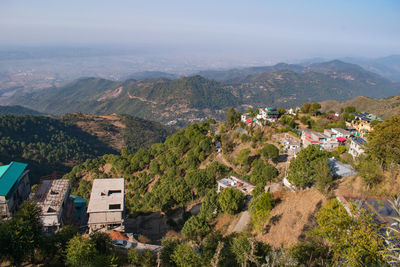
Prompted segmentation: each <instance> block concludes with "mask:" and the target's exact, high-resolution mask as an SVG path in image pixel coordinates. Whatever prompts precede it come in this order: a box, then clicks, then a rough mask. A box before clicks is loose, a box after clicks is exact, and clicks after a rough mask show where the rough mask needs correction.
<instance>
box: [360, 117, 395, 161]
mask: <svg viewBox="0 0 400 267" xmlns="http://www.w3.org/2000/svg"><path fill="white" fill-rule="evenodd" d="M368 153H369V154H370V155H371V156H372V157H373V158H374V159H377V160H378V161H379V163H380V164H381V165H383V166H384V167H389V166H390V164H392V163H393V164H399V163H400V116H393V117H391V118H390V119H387V120H385V121H383V122H382V123H379V124H378V125H376V126H375V127H374V130H373V131H372V132H371V133H369V134H368Z"/></svg>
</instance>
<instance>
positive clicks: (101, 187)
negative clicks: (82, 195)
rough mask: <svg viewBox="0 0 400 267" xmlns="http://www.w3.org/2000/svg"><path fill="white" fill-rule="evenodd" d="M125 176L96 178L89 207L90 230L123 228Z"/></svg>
mask: <svg viewBox="0 0 400 267" xmlns="http://www.w3.org/2000/svg"><path fill="white" fill-rule="evenodd" d="M124 211H125V209H124V178H114V179H95V180H94V181H93V187H92V193H91V194H90V201H89V207H88V210H87V212H88V214H89V221H88V226H89V231H90V232H93V231H96V230H99V229H106V230H111V229H115V228H121V230H122V228H123V224H124V215H125V213H124Z"/></svg>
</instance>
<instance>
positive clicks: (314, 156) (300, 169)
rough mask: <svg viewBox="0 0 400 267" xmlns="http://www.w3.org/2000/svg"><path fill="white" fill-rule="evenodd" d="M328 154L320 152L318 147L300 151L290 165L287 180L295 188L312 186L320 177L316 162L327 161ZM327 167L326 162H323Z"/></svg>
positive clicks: (313, 146) (314, 146) (311, 146)
mask: <svg viewBox="0 0 400 267" xmlns="http://www.w3.org/2000/svg"><path fill="white" fill-rule="evenodd" d="M328 156H329V153H328V152H326V151H324V150H321V149H320V147H319V146H316V145H310V146H308V147H307V148H305V149H302V150H301V151H300V153H299V154H298V155H297V157H296V158H295V159H294V160H293V161H292V162H291V163H290V166H289V169H290V172H289V175H288V180H289V181H290V182H291V183H292V184H293V185H294V186H296V187H299V188H305V187H309V186H312V185H313V183H314V182H315V180H316V178H317V177H320V176H319V175H320V174H319V173H318V170H320V169H319V168H318V167H317V166H318V165H317V163H318V162H319V161H318V160H320V159H327V158H328ZM325 164H326V165H327V164H328V162H327V161H325Z"/></svg>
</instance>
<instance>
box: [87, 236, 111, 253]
mask: <svg viewBox="0 0 400 267" xmlns="http://www.w3.org/2000/svg"><path fill="white" fill-rule="evenodd" d="M90 240H91V241H92V243H93V244H94V246H95V248H96V250H97V251H98V252H99V253H100V254H107V252H109V251H110V250H111V238H110V236H109V235H108V234H107V233H104V232H96V233H93V234H91V235H90Z"/></svg>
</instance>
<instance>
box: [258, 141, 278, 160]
mask: <svg viewBox="0 0 400 267" xmlns="http://www.w3.org/2000/svg"><path fill="white" fill-rule="evenodd" d="M261 153H262V155H263V156H264V158H266V159H271V160H272V161H273V162H275V163H276V162H278V158H279V149H278V148H277V147H276V146H274V145H273V144H267V145H265V146H264V147H263V148H262V150H261Z"/></svg>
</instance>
